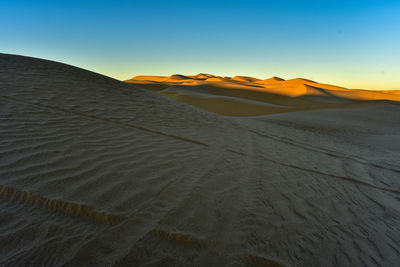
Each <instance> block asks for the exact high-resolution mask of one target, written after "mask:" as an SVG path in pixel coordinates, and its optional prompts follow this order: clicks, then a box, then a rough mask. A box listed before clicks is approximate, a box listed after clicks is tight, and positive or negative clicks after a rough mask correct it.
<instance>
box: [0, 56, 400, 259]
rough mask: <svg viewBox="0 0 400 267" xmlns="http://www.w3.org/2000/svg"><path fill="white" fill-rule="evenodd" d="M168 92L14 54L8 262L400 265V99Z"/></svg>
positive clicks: (0, 106) (1, 234) (1, 154)
mask: <svg viewBox="0 0 400 267" xmlns="http://www.w3.org/2000/svg"><path fill="white" fill-rule="evenodd" d="M172 78H174V79H175V80H179V79H180V78H182V77H172ZM186 78H188V79H186ZM186 78H184V79H185V80H193V79H195V78H193V77H188V76H186ZM200 78H201V79H205V80H207V79H210V78H213V77H208V76H200ZM146 79H147V78H146ZM146 79H142V81H143V80H144V81H146ZM205 80H204V81H205ZM153 82H154V83H156V82H157V81H153ZM279 82H281V81H279ZM163 83H164V82H163ZM174 83H177V84H175V85H174V86H175V87H172V85H173V84H174ZM246 83H247V82H246ZM233 84H236V83H233ZM313 86H314V85H313ZM243 87H245V88H250V87H251V88H253V87H254V88H257V87H255V86H252V85H249V84H239V85H238V88H243ZM189 89H190V90H191V91H190V90H189ZM163 90H166V91H165V92H164V93H168V92H169V93H170V94H171V96H168V97H166V96H164V95H160V94H159V91H154V90H148V89H145V88H142V87H140V86H139V85H137V86H135V85H132V84H128V83H124V82H120V81H117V80H114V79H111V78H108V77H105V76H102V75H99V74H96V73H93V72H89V71H85V70H82V69H79V68H76V67H72V66H69V65H65V64H61V63H56V62H51V61H46V60H41V59H35V58H29V57H22V56H13V55H5V54H0V92H1V94H0V125H1V127H0V229H1V231H0V265H1V266H26V265H37V266H225V265H230V266H361V265H367V266H376V265H378V266H379V265H380V266H397V265H398V262H399V261H400V245H399V244H400V242H399V240H400V234H399V233H400V225H399V221H400V208H399V207H400V206H399V196H400V180H399V179H398V177H399V175H400V162H399V160H398V159H399V158H400V147H399V146H398V145H397V144H399V143H400V136H399V133H400V126H399V125H400V121H399V118H400V117H399V116H398V114H399V112H400V106H399V105H397V104H396V103H395V102H390V101H374V102H360V101H356V102H351V103H344V104H342V106H341V107H339V106H335V107H334V108H329V107H327V106H325V108H324V109H322V110H320V109H318V110H317V109H312V110H307V111H300V110H299V111H296V112H286V113H279V114H270V115H264V116H258V117H226V116H221V115H219V114H216V113H213V112H208V111H206V110H204V107H202V108H201V109H200V108H198V107H196V105H192V104H191V105H187V104H185V103H182V102H187V101H192V99H191V98H196V97H197V98H204V97H208V96H210V98H211V97H212V99H214V100H213V101H215V102H211V104H210V107H209V108H210V109H211V108H216V107H215V106H217V105H219V103H221V102H218V101H219V100H218V97H221V98H222V100H221V101H222V102H223V101H226V99H231V100H232V99H233V100H232V101H238V100H237V99H236V98H239V100H240V101H242V103H241V104H243V103H244V104H246V105H249V106H252V105H258V106H260V108H265V109H267V108H269V109H288V108H290V107H292V106H294V107H298V106H299V105H301V104H304V103H305V102H307V101H308V102H307V103H311V102H312V103H317V104H318V103H320V102H319V100H318V101H317V100H312V99H309V98H308V97H307V96H302V97H298V98H288V97H287V96H284V95H276V94H267V96H274V97H275V98H272V99H273V100H269V99H264V101H259V100H257V99H253V98H258V97H259V96H261V95H257V94H264V93H263V92H262V91H260V90H244V89H229V88H226V87H223V86H222V87H221V86H218V84H217V85H215V84H214V85H212V84H207V85H204V86H203V85H202V86H196V87H183V89H182V88H181V85H180V84H179V82H176V81H174V82H172V83H171V84H168V88H165V89H163ZM168 90H169V91H168ZM229 92H231V93H229ZM242 92H245V93H243V95H241V96H239V97H238V96H237V95H236V94H242ZM229 94H232V95H229ZM244 95H245V97H244ZM179 97H182V98H185V97H187V98H188V99H189V100H185V101H183V100H182V99H179ZM317 97H318V96H317ZM215 99H216V100H215ZM176 100H179V101H176ZM195 101H196V100H195ZM254 102H256V103H254ZM272 102H274V103H272ZM321 103H322V102H321ZM226 105H228V106H229V105H230V103H227V104H226ZM325 105H326V104H325ZM335 105H337V104H335ZM234 108H235V107H229V109H234ZM247 108H248V109H251V108H250V107H247ZM252 108H254V107H252ZM292 111H293V110H292ZM215 112H218V111H217V110H216V111H215ZM261 113H262V112H261Z"/></svg>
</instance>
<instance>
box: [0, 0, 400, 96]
mask: <svg viewBox="0 0 400 267" xmlns="http://www.w3.org/2000/svg"><path fill="white" fill-rule="evenodd" d="M0 10H1V16H0V28H1V34H0V52H3V53H11V54H20V55H28V56H34V57H40V58H46V59H52V60H56V61H61V62H65V63H69V64H72V65H76V66H79V67H82V68H86V69H90V70H93V71H96V72H100V73H102V74H105V75H108V76H112V77H115V78H117V79H128V78H130V77H132V76H135V75H141V74H152V75H170V74H174V73H180V74H197V73H200V72H206V73H212V74H217V75H224V76H225V75H227V76H233V75H249V76H255V77H258V78H268V77H271V76H280V77H282V78H286V79H290V78H295V77H304V78H310V79H314V80H316V81H319V82H326V83H332V84H336V85H342V86H346V87H350V88H366V89H400V1H385V0H381V1H370V0H347V1H340V0H339V1H330V0H326V1H323V0H322V1H315V0H314V1H311V0H309V1H293V0H292V1H289V0H287V1H285V0H284V1H278V0H275V1H251V0H248V1H208V0H205V1H174V0H171V1H150V0H149V1H123V0H122V1H102V0H97V1H88V0H86V1H85V0H81V1H74V0H70V1H64V0H57V1H40V0H37V1H18V0H13V1H11V0H2V1H1V2H0Z"/></svg>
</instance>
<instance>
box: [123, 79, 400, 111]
mask: <svg viewBox="0 0 400 267" xmlns="http://www.w3.org/2000/svg"><path fill="white" fill-rule="evenodd" d="M126 82H127V83H131V84H135V85H137V86H141V87H144V88H148V89H153V90H157V91H158V93H159V94H161V95H164V96H168V97H170V98H173V99H176V100H178V101H181V102H184V103H186V104H190V105H193V106H196V107H200V108H203V109H205V110H208V111H212V112H215V113H219V114H222V115H229V116H259V115H266V114H273V113H285V112H293V111H300V110H311V109H323V108H342V107H344V106H346V107H349V106H356V104H360V103H361V102H362V101H377V100H388V101H400V94H399V93H398V92H397V91H372V90H352V89H347V88H343V87H339V86H334V85H329V84H322V83H318V82H315V81H311V80H308V79H301V78H296V79H291V80H284V79H282V78H279V77H272V78H268V79H265V80H261V79H257V78H252V77H247V76H235V77H233V78H229V77H219V76H214V75H211V74H198V75H192V76H184V75H171V76H169V77H166V76H165V77H164V76H136V77H134V78H132V79H130V80H127V81H126Z"/></svg>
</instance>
